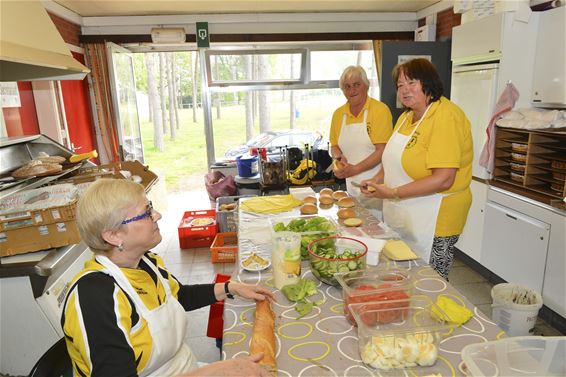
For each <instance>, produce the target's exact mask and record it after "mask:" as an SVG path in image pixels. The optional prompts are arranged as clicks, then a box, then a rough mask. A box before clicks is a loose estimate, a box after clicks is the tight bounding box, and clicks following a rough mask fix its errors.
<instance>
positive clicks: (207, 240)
mask: <svg viewBox="0 0 566 377" xmlns="http://www.w3.org/2000/svg"><path fill="white" fill-rule="evenodd" d="M207 217H208V218H211V219H212V220H213V222H212V223H211V224H209V225H204V226H194V225H191V222H192V221H193V220H195V219H197V218H207ZM217 229H218V226H217V223H216V211H215V210H214V209H208V210H202V211H187V212H185V214H184V215H183V218H182V219H181V222H180V224H179V227H178V232H179V246H180V247H181V249H191V248H195V247H206V246H210V245H212V242H213V241H214V236H215V235H216V233H217Z"/></svg>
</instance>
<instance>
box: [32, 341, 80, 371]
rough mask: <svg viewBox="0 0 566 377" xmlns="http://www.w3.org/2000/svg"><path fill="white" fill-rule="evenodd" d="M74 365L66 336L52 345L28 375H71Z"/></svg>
mask: <svg viewBox="0 0 566 377" xmlns="http://www.w3.org/2000/svg"><path fill="white" fill-rule="evenodd" d="M72 372H73V365H72V363H71V358H70V357H69V354H68V353H67V346H66V344H65V338H61V339H59V340H58V341H57V343H55V344H54V345H52V346H51V348H49V349H48V350H47V352H45V353H44V354H43V356H41V357H40V358H39V360H38V361H37V362H36V363H35V365H34V366H33V368H32V369H31V372H29V375H28V377H55V376H71V375H72Z"/></svg>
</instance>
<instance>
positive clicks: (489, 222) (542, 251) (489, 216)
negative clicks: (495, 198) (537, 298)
mask: <svg viewBox="0 0 566 377" xmlns="http://www.w3.org/2000/svg"><path fill="white" fill-rule="evenodd" d="M485 212H486V215H485V227H484V241H483V245H482V254H481V262H482V264H483V265H484V266H485V267H487V268H488V269H489V270H491V271H494V272H496V273H497V275H499V277H501V278H503V279H505V280H506V281H508V282H511V283H516V284H523V285H526V286H527V287H530V288H532V289H534V290H536V291H537V292H539V293H540V292H542V284H543V278H544V268H545V265H546V253H547V249H548V239H549V234H550V225H549V224H547V223H545V222H542V221H540V220H537V219H535V218H533V217H530V216H528V215H525V214H523V213H521V212H517V211H515V210H512V209H510V208H508V207H504V206H502V205H499V204H497V203H494V202H490V201H488V202H487V204H486V206H485Z"/></svg>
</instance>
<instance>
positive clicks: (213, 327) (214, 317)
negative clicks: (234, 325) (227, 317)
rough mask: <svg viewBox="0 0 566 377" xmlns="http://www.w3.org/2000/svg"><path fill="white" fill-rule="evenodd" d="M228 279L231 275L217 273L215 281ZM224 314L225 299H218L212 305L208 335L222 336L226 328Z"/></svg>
mask: <svg viewBox="0 0 566 377" xmlns="http://www.w3.org/2000/svg"><path fill="white" fill-rule="evenodd" d="M226 280H230V275H222V274H216V277H215V279H214V282H215V283H223V282H225V281H226ZM223 314H224V301H218V302H215V303H214V304H212V305H210V312H209V313H208V327H207V329H206V336H208V337H210V338H216V339H221V338H222V330H223V329H224V319H223V318H222V315H223Z"/></svg>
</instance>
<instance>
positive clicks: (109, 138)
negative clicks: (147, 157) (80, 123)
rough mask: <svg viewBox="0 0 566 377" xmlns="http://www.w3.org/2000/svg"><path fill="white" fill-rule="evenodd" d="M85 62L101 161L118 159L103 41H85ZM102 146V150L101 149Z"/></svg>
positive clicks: (116, 129)
mask: <svg viewBox="0 0 566 377" xmlns="http://www.w3.org/2000/svg"><path fill="white" fill-rule="evenodd" d="M83 47H84V51H85V62H86V65H87V67H88V68H90V71H91V72H90V75H89V76H90V82H91V88H92V91H93V95H94V101H95V106H96V111H95V114H96V115H95V118H96V119H95V127H96V135H97V140H98V149H99V155H100V161H101V163H109V162H117V161H119V160H120V153H119V151H118V145H119V143H118V125H117V124H116V117H115V111H116V109H114V105H113V104H112V92H111V88H110V77H109V73H108V59H107V56H106V55H107V53H106V45H105V44H104V43H85V44H84V45H83ZM101 148H102V150H101Z"/></svg>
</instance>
